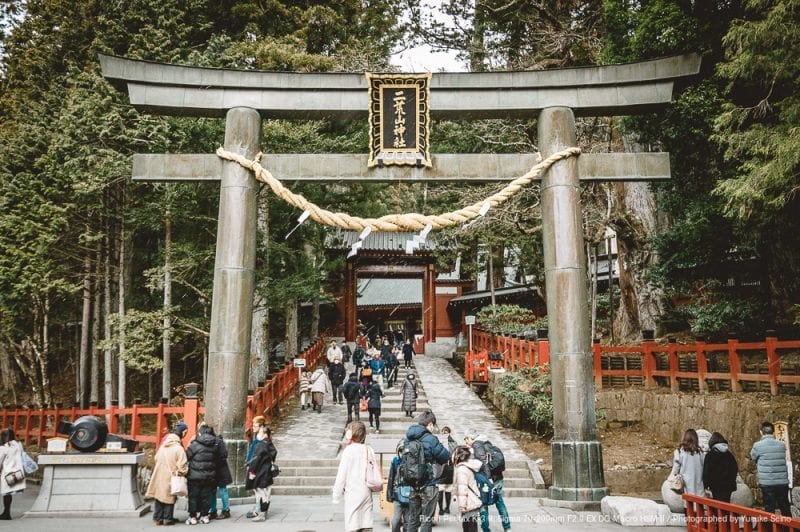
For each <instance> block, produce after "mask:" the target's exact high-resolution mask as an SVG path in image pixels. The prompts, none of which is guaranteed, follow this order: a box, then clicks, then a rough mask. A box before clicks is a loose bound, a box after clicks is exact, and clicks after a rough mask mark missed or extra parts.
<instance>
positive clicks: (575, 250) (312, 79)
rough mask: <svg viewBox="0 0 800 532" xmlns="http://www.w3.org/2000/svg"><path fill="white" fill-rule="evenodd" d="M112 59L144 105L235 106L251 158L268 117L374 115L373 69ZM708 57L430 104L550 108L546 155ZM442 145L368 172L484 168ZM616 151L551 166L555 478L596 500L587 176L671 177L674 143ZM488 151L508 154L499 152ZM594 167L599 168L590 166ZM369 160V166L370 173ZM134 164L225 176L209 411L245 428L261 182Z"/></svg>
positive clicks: (559, 485) (434, 98)
mask: <svg viewBox="0 0 800 532" xmlns="http://www.w3.org/2000/svg"><path fill="white" fill-rule="evenodd" d="M100 62H101V65H102V68H103V75H104V76H105V77H106V78H107V79H109V80H110V81H111V82H112V83H115V84H116V85H117V86H118V87H119V88H120V89H122V90H125V91H127V93H128V95H129V96H130V101H131V104H132V105H134V106H135V107H136V108H137V109H139V110H140V111H145V112H151V113H157V114H167V115H188V116H212V117H213V116H216V117H220V116H225V118H226V124H225V146H224V147H225V148H226V149H227V150H229V151H232V152H235V153H239V154H241V155H244V156H245V157H248V158H253V157H254V156H255V154H256V153H257V152H259V151H260V149H259V141H260V130H261V119H262V118H294V119H298V118H301V119H303V118H305V119H308V118H320V117H335V118H340V119H342V118H346V119H354V118H356V119H357V118H366V116H367V81H366V79H365V77H364V76H363V75H361V74H340V73H336V74H333V73H331V74H302V73H284V72H256V71H233V70H225V69H209V68H197V67H189V66H179V65H166V64H159V63H150V62H145V61H133V60H128V59H123V58H117V57H110V56H103V55H101V56H100ZM699 68H700V58H699V56H697V55H694V54H690V55H684V56H675V57H669V58H664V59H658V60H653V61H645V62H640V63H633V64H627V65H607V66H597V67H585V68H573V69H563V70H548V71H537V72H482V73H459V74H448V73H439V74H433V78H432V80H431V113H430V114H431V118H433V119H437V118H438V119H442V118H457V119H463V118H535V117H538V133H539V149H540V151H541V153H542V156H543V157H547V156H549V155H551V154H553V153H556V152H558V151H560V150H562V149H565V148H568V147H573V146H575V144H576V133H575V115H576V114H577V115H580V116H609V115H629V114H634V113H641V112H648V111H652V110H656V109H658V108H661V107H664V106H666V105H667V104H669V103H670V101H671V99H672V91H673V85H674V82H675V81H676V80H679V79H681V78H685V77H687V76H693V75H696V74H697V73H698V72H699ZM174 157H178V158H179V159H176V158H174ZM269 157H272V156H269V155H268V156H267V159H266V160H269ZM281 157H289V159H288V165H289V167H292V165H294V167H295V168H296V170H295V171H294V172H290V171H288V170H287V171H286V172H285V174H284V175H279V174H280V173H279V172H275V173H276V175H278V176H279V177H284V178H288V179H292V177H293V176H306V177H307V178H309V179H315V178H317V177H321V176H323V175H324V174H330V172H331V167H330V166H326V167H325V170H324V171H323V170H322V168H323V167H322V162H321V161H322V160H323V157H324V156H319V155H314V156H313V157H314V158H316V159H317V160H316V161H311V160H309V159H308V158H305V159H304V158H303V157H302V156H281ZM334 157H337V156H334ZM339 157H344V156H339ZM437 157H439V158H441V159H440V161H442V162H444V161H445V160H446V158H447V156H434V158H433V161H434V164H435V165H436V166H435V170H433V172H425V171H418V170H408V171H404V170H400V169H394V168H393V169H391V170H387V169H381V168H373V169H370V170H369V171H366V175H365V176H364V177H365V178H366V179H369V176H383V177H382V178H381V179H383V180H393V179H397V178H398V176H402V175H404V172H408V173H411V174H415V175H419V176H423V177H424V176H430V179H429V180H430V181H435V180H438V179H440V178H442V177H443V176H442V174H444V177H445V180H456V179H458V180H461V179H463V174H467V175H472V174H470V173H469V172H464V171H460V170H459V171H452V172H450V173H449V174H448V170H447V168H448V167H449V165H443V166H439V165H438V164H437V162H436V161H437ZM473 157H474V156H473ZM594 157H595V158H596V157H597V156H594ZM603 157H608V158H609V159H608V161H610V162H606V163H603V164H600V165H599V166H598V167H597V168H598V169H600V168H602V169H603V170H602V171H600V170H598V171H597V172H596V173H594V174H593V173H592V172H589V171H586V170H585V169H586V168H590V167H591V166H592V164H590V163H591V161H590V160H591V159H592V158H593V157H589V156H588V155H583V156H581V157H580V159H582V160H584V161H587V162H583V163H581V162H578V161H576V159H575V158H570V159H566V160H562V161H559V162H558V163H556V164H555V165H553V166H552V167H551V168H550V170H549V171H548V172H547V173H546V174H545V175H544V176H543V178H542V184H541V187H542V216H543V219H542V227H543V242H544V261H545V282H546V288H547V296H548V297H547V313H548V318H549V327H550V348H551V374H552V390H553V416H554V437H553V440H552V443H551V449H552V454H553V482H552V486H551V487H550V490H549V496H550V498H551V499H554V500H555V501H569V502H568V503H575V502H578V503H590V504H591V503H595V502H596V501H599V500H600V499H601V498H602V497H604V496H605V495H607V494H608V488H607V487H606V486H605V481H604V476H603V460H602V446H601V444H600V442H599V441H598V439H597V423H596V413H595V404H594V403H595V400H594V382H593V378H592V351H591V338H590V331H589V316H588V308H587V305H586V301H587V299H588V298H587V287H586V281H585V279H586V260H585V259H586V257H585V251H584V246H583V233H582V223H581V211H580V206H579V201H578V200H579V186H580V179H591V178H593V177H594V178H603V177H606V178H614V177H616V178H617V179H627V180H630V179H651V178H657V179H663V178H667V177H668V176H669V165H668V162H667V161H668V159H667V156H666V154H662V155H655V156H654V155H652V154H648V155H642V154H637V155H635V156H633V157H631V156H630V154H628V155H620V154H613V155H604V156H603ZM624 158H627V159H624ZM485 159H486V161H490V160H496V161H499V160H500V159H501V158H498V157H497V156H490V155H487V156H486V157H485ZM473 160H474V159H473ZM625 161H627V162H625ZM345 162H346V163H347V164H350V162H348V161H345ZM506 162H507V160H506ZM651 163H652V164H651ZM511 164H512V165H513V163H511ZM187 169H190V170H188V172H187V171H186V170H187ZM484 169H485V171H484V173H485V174H486V175H483V176H478V177H485V178H491V177H492V176H495V177H497V176H498V175H500V176H502V174H503V173H505V172H503V171H501V170H502V169H500V168H499V167H495V169H494V171H490V170H488V169H486V167H484ZM579 169H580V170H579ZM525 170H527V168H526V169H525ZM584 171H586V172H587V173H586V174H581V173H580V172H584ZM364 172H365V171H364V170H361V171H360V172H359V177H362V175H363V174H364ZM134 173H135V174H136V175H137V177H138V178H140V179H142V180H172V178H173V177H177V178H179V179H178V180H181V179H186V178H188V179H190V180H202V179H208V178H210V177H213V175H220V174H221V176H222V177H221V190H220V206H219V209H220V210H219V226H218V231H217V256H216V262H215V272H214V294H213V301H212V312H211V337H210V340H209V382H208V383H207V386H206V396H205V405H206V419H207V420H208V421H209V423H211V424H212V425H214V426H215V427H217V428H218V430H219V432H220V433H221V434H223V435H224V436H225V437H226V439H242V438H243V423H244V405H245V402H246V393H247V391H246V383H247V367H248V361H249V351H250V328H251V319H252V315H251V314H252V313H251V312H250V305H251V304H252V300H253V289H254V286H253V277H254V276H253V270H254V268H255V234H256V214H255V212H256V209H255V206H256V205H255V201H256V200H255V190H256V180H255V178H254V177H253V176H252V175H251V174H249V172H247V171H245V170H244V169H243V168H241V167H239V165H238V164H236V163H233V162H230V161H223V162H222V163H219V162H218V161H215V160H213V159H212V158H209V156H206V155H182V156H147V157H146V158H141V157H138V156H137V157H136V158H135V160H134ZM388 174H391V175H388ZM325 177H334V179H336V180H342V179H343V178H342V177H341V176H329V175H325ZM504 177H506V178H513V177H516V176H515V175H507V176H504ZM239 481H240V479H235V483H237V484H238V483H239Z"/></svg>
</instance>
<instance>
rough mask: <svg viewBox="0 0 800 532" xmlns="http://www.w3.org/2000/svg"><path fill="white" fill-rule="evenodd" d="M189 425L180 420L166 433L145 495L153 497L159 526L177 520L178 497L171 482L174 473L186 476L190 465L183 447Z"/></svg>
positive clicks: (156, 520)
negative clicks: (175, 514)
mask: <svg viewBox="0 0 800 532" xmlns="http://www.w3.org/2000/svg"><path fill="white" fill-rule="evenodd" d="M188 430H189V427H187V426H186V423H184V422H182V421H179V422H178V423H176V424H175V427H174V428H173V429H172V432H170V433H169V434H167V435H166V437H165V438H164V441H163V442H162V443H161V446H160V447H159V448H158V452H157V453H156V457H155V466H153V474H152V475H151V477H150V484H148V486H147V493H145V497H148V498H153V499H155V501H154V502H153V522H154V523H155V524H156V525H157V526H161V525H164V526H171V525H174V524H175V523H176V522H177V519H175V517H174V512H175V501H177V499H178V498H177V497H176V496H175V495H173V494H172V490H171V482H172V476H173V475H180V476H184V477H185V476H186V474H187V473H188V472H189V465H188V461H187V459H186V451H184V449H183V444H182V443H181V438H182V437H183V436H185V435H186V432H188Z"/></svg>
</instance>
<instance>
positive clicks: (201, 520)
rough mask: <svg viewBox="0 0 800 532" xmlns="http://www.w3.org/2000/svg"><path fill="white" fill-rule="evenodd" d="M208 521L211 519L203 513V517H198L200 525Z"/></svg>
mask: <svg viewBox="0 0 800 532" xmlns="http://www.w3.org/2000/svg"><path fill="white" fill-rule="evenodd" d="M210 522H211V519H209V517H208V516H207V515H204V516H203V517H201V518H200V524H201V525H207V524H208V523H210Z"/></svg>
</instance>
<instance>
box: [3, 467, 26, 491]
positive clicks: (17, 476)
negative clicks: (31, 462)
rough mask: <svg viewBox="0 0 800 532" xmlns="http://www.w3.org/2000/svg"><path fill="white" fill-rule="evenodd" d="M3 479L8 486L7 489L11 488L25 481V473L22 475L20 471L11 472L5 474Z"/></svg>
mask: <svg viewBox="0 0 800 532" xmlns="http://www.w3.org/2000/svg"><path fill="white" fill-rule="evenodd" d="M5 479H6V484H8V486H9V487H12V486H15V485H16V484H17V483H19V482H22V481H23V480H25V473H23V472H22V470H18V471H12V472H11V473H8V474H6V476H5Z"/></svg>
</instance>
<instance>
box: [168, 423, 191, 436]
mask: <svg viewBox="0 0 800 532" xmlns="http://www.w3.org/2000/svg"><path fill="white" fill-rule="evenodd" d="M185 430H189V426H188V425H187V424H186V423H184V422H183V421H178V422H177V423H175V429H174V430H173V431H172V432H174V433H175V434H177V435H178V436H181V435H183V431H185Z"/></svg>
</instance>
